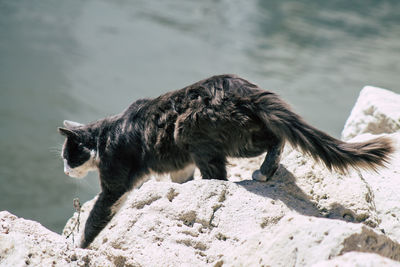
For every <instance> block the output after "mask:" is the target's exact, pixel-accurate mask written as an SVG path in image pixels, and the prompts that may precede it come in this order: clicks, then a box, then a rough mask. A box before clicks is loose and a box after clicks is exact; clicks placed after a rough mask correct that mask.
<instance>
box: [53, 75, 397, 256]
mask: <svg viewBox="0 0 400 267" xmlns="http://www.w3.org/2000/svg"><path fill="white" fill-rule="evenodd" d="M64 125H65V128H59V129H58V130H59V132H60V133H61V134H62V135H64V136H65V137H66V140H65V143H64V146H63V151H62V157H63V159H64V171H65V173H66V174H67V175H69V176H71V177H77V178H81V177H84V176H85V175H86V174H87V172H88V171H91V170H98V171H99V175H100V183H101V193H100V195H99V197H98V199H97V201H96V203H95V205H94V207H93V209H92V211H91V212H90V215H89V217H88V220H87V222H86V226H85V230H84V236H83V239H82V241H81V247H83V248H85V247H87V246H88V245H89V244H90V243H91V242H92V241H93V239H94V238H95V237H96V236H97V234H98V233H99V232H100V231H101V230H102V229H103V228H104V227H105V226H106V224H107V223H108V222H109V221H110V219H111V217H112V216H113V212H114V211H115V205H116V203H119V201H118V200H119V199H120V198H121V197H122V196H123V195H124V194H125V193H126V192H128V191H129V190H130V189H131V188H132V187H133V186H134V185H135V183H136V182H137V181H139V180H140V179H141V177H143V176H145V175H147V174H148V173H150V172H156V173H170V172H175V173H178V174H179V172H181V174H179V175H180V176H182V175H183V176H186V177H183V178H184V179H191V178H192V175H193V167H192V166H194V165H196V166H197V167H198V168H199V170H200V173H201V175H202V178H203V179H220V180H226V179H227V177H226V176H227V174H226V168H225V166H226V158H227V157H254V156H258V155H260V154H262V153H264V152H266V151H268V153H267V155H266V157H265V160H264V162H263V164H262V165H261V167H260V170H256V171H255V172H254V173H253V179H255V180H260V181H266V180H267V179H268V178H270V177H271V176H273V174H274V173H275V171H276V170H277V168H278V164H279V160H280V154H281V151H282V148H283V145H284V143H285V142H286V141H288V142H289V143H291V144H292V145H293V146H295V147H298V148H299V149H301V150H302V151H303V152H304V153H307V154H309V155H311V156H312V157H313V158H314V159H315V160H320V161H322V162H323V163H324V164H325V165H326V166H327V167H328V168H329V169H336V170H339V171H344V172H346V171H347V170H348V168H350V167H353V168H359V167H361V168H369V169H373V170H376V169H377V168H378V167H380V166H384V164H385V163H386V162H387V161H388V160H389V156H390V153H391V152H392V151H393V148H392V144H391V140H390V139H389V138H386V137H379V138H376V139H373V140H369V141H366V142H362V143H345V142H342V141H340V140H337V139H335V138H333V137H331V136H329V135H327V134H325V133H323V132H321V131H319V130H317V129H315V128H314V127H312V126H310V125H309V124H307V123H306V122H305V121H304V120H303V119H302V118H301V117H300V116H299V115H297V114H295V113H294V112H292V111H291V109H290V108H289V107H288V105H287V104H286V103H285V102H284V101H282V100H281V99H280V98H279V97H278V96H277V95H276V94H274V93H273V92H271V91H266V90H263V89H261V88H259V87H258V86H257V85H254V84H252V83H250V82H248V81H246V80H244V79H242V78H240V77H238V76H235V75H220V76H214V77H211V78H208V79H205V80H202V81H199V82H197V83H195V84H193V85H190V86H187V87H185V88H183V89H181V90H177V91H173V92H169V93H166V94H164V95H161V96H159V97H157V98H155V99H142V100H138V101H136V102H134V103H133V104H131V106H130V107H129V108H128V109H126V110H125V111H123V112H122V113H121V114H118V115H115V116H112V117H108V118H105V119H101V120H98V121H96V122H94V123H90V124H87V125H82V124H78V123H73V122H68V121H65V122H64ZM193 164H194V165H193ZM182 170H184V171H182ZM179 175H178V176H179Z"/></svg>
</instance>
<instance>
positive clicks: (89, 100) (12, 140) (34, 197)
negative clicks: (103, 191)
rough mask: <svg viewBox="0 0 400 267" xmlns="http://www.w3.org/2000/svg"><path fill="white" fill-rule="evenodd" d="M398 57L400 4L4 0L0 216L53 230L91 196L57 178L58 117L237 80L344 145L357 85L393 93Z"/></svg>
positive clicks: (90, 182)
mask: <svg viewBox="0 0 400 267" xmlns="http://www.w3.org/2000/svg"><path fill="white" fill-rule="evenodd" d="M399 55H400V2H399V1H397V0H396V1H378V0H376V1H371V0H364V1H328V2H327V1H317V0H305V1H278V0H275V1H262V0H258V1H257V0H248V1H238V0H219V1H217V0H215V1H211V0H206V1H195V0H191V1H188V0H187V1H179V0H173V1H146V0H135V1H128V0H118V1H103V0H96V1H95V0H69V1H52V0H41V1H38V0H0V125H1V126H0V127H1V128H0V184H1V186H0V210H9V211H10V212H13V213H15V214H17V215H19V216H23V217H25V218H30V219H35V220H38V221H40V222H41V223H42V224H44V225H45V226H46V227H49V228H50V229H53V230H55V231H61V229H62V227H63V225H64V224H65V221H66V220H67V218H69V217H70V216H71V214H72V212H73V208H72V199H73V198H74V197H75V196H79V197H80V198H81V200H82V201H85V200H87V199H90V198H92V197H93V196H94V195H95V194H96V193H97V192H98V190H99V186H98V181H97V176H96V175H95V174H92V175H90V177H88V178H86V179H84V180H79V181H77V180H73V179H71V178H68V177H66V176H65V175H64V174H63V172H62V162H61V160H60V159H59V156H58V155H59V149H60V144H61V143H62V141H63V139H62V138H61V137H60V136H59V135H58V134H57V132H56V127H58V126H60V125H61V122H62V120H64V119H70V120H76V121H80V122H89V121H92V120H96V119H98V118H101V117H104V116H106V115H109V114H114V113H118V112H120V111H122V110H123V109H124V108H125V107H127V106H128V105H129V104H130V103H131V102H132V101H133V100H135V99H137V98H140V97H146V96H157V95H159V94H161V93H163V92H166V91H169V90H172V89H178V88H181V87H184V86H186V85H188V84H190V83H192V82H195V81H197V80H200V79H202V78H205V77H208V76H210V75H214V74H221V73H237V74H239V75H241V76H243V77H245V78H247V79H249V80H251V81H253V82H255V83H257V84H259V85H261V86H262V87H264V88H266V89H271V90H274V91H276V92H278V93H279V94H280V95H282V96H283V97H284V98H285V99H286V100H287V101H288V102H289V103H291V104H292V106H293V107H294V109H295V110H296V111H297V112H298V113H300V114H301V115H302V116H303V117H305V118H306V120H307V121H309V122H310V123H311V124H313V125H315V126H317V127H319V128H321V129H322V130H324V131H327V132H328V133H330V134H332V135H334V136H337V137H338V136H339V135H340V132H341V130H342V127H343V125H344V122H345V120H346V118H347V116H348V115H349V112H350V110H351V108H352V105H353V104H354V102H355V100H356V98H357V96H358V93H359V91H360V89H361V88H362V87H363V86H364V85H366V84H371V85H376V86H380V87H384V88H389V89H391V90H393V91H395V92H398V93H400V87H399V82H400V78H399V73H400V61H399V60H400V56H399Z"/></svg>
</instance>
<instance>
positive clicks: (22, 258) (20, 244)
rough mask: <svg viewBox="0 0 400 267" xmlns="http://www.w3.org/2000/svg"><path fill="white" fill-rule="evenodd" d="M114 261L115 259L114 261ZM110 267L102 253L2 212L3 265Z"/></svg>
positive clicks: (0, 241) (0, 253)
mask: <svg viewBox="0 0 400 267" xmlns="http://www.w3.org/2000/svg"><path fill="white" fill-rule="evenodd" d="M111 259H112V258H111ZM85 264H90V265H92V266H110V265H111V264H112V261H110V260H109V259H108V258H106V257H104V256H103V255H101V254H100V253H99V252H96V251H90V250H84V249H78V248H75V247H74V246H73V245H72V244H71V243H70V242H68V241H67V240H66V239H65V237H63V236H60V235H59V234H56V233H54V232H51V231H50V230H48V229H46V228H45V227H43V226H42V225H41V224H39V223H37V222H34V221H30V220H24V219H21V218H17V217H16V216H14V215H12V214H10V213H9V212H7V211H2V212H0V266H4V267H6V266H7V267H9V266H27V265H30V266H85Z"/></svg>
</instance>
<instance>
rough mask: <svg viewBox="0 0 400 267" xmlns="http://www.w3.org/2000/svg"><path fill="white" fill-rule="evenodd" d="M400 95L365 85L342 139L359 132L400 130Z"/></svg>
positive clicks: (374, 132) (391, 131) (375, 132)
mask: <svg viewBox="0 0 400 267" xmlns="http://www.w3.org/2000/svg"><path fill="white" fill-rule="evenodd" d="M399 103H400V95H398V94H396V93H393V92H391V91H389V90H386V89H382V88H377V87H372V86H365V87H364V88H363V89H362V90H361V92H360V96H359V97H358V99H357V102H356V104H355V105H354V107H353V110H352V111H351V114H350V116H349V118H348V119H347V121H346V124H345V126H344V129H343V132H342V139H343V140H345V141H347V140H349V139H351V138H353V137H355V136H357V135H359V134H363V133H371V134H382V133H395V132H397V131H399V130H400V112H399V105H400V104H399Z"/></svg>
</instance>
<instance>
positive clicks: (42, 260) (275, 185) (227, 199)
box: [0, 89, 400, 266]
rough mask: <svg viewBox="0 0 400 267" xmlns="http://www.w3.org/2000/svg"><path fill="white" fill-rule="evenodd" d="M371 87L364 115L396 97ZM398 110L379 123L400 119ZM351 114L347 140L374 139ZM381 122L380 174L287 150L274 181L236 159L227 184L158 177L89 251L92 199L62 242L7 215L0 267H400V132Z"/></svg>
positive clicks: (0, 222)
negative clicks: (390, 146) (384, 143)
mask: <svg viewBox="0 0 400 267" xmlns="http://www.w3.org/2000/svg"><path fill="white" fill-rule="evenodd" d="M364 90H365V89H364ZM368 90H369V93H368V95H369V98H368V101H364V102H363V103H364V104H363V105H364V106H363V107H360V108H359V109H360V110H368V106H365V105H371V106H374V107H376V106H383V105H385V103H386V102H385V101H388V102H390V101H392V99H394V98H393V96H391V95H390V94H392V93H390V94H388V95H390V99H389V100H386V99H381V96H382V95H381V94H380V92H381V91H380V90H382V89H368ZM371 90H376V91H375V92H376V94H379V97H376V96H375V95H374V94H373V93H371ZM362 94H363V93H362ZM396 96H397V95H396ZM361 97H362V96H360V98H361ZM363 97H365V96H363ZM376 101H381V102H383V103H376ZM359 102H360V100H358V101H357V103H358V104H357V105H359ZM399 103H400V102H399ZM399 106H400V105H398V108H397V111H396V112H397V113H395V110H394V109H391V113H390V114H386V113H382V114H385V116H379V118H387V117H390V118H400V108H399ZM355 109H356V108H355ZM353 113H354V110H353V112H352V117H350V118H352V119H351V120H350V118H349V120H348V121H347V124H346V127H349V128H351V129H350V130H349V129H348V128H345V130H344V131H343V132H344V133H345V132H346V131H347V133H346V136H347V137H352V136H356V137H355V138H354V139H352V140H350V141H359V140H363V139H367V138H372V137H374V136H373V135H371V134H363V135H359V134H360V133H364V132H365V130H362V131H360V129H361V128H362V125H364V123H365V121H367V118H363V117H368V116H370V115H368V114H367V115H366V114H364V113H359V114H358V115H357V116H356V115H354V114H353ZM374 114H376V113H374ZM383 121H384V122H382V121H381V120H379V119H376V120H372V119H370V118H369V119H368V125H369V126H368V129H375V128H380V127H383V129H389V130H387V131H388V132H390V133H391V134H390V136H391V137H392V138H393V140H396V143H395V146H396V153H395V154H394V156H393V159H392V162H391V164H390V165H389V166H388V168H387V169H381V170H380V172H379V174H377V173H370V172H366V171H361V172H358V171H352V172H351V173H350V174H348V175H343V174H340V173H335V172H329V171H327V170H326V169H325V168H324V166H322V165H320V164H319V163H316V162H314V161H313V160H312V159H311V158H308V157H305V156H304V155H302V154H301V153H299V152H297V151H296V150H293V149H291V148H290V147H287V148H286V149H285V153H284V156H283V157H282V158H283V160H282V161H281V166H280V168H279V169H278V172H277V173H276V175H275V176H274V177H273V178H272V179H271V180H270V181H268V182H258V181H252V180H251V173H252V171H254V170H255V169H257V168H258V167H259V165H260V164H261V162H262V159H263V158H262V157H258V158H253V159H246V160H243V159H232V160H231V161H230V167H229V170H228V173H229V180H230V181H229V182H225V181H217V180H211V181H210V180H199V179H198V178H199V177H198V176H199V175H198V172H197V173H196V176H197V177H196V179H195V180H194V181H190V182H187V183H184V184H176V183H171V182H166V181H164V182H156V181H154V180H151V181H148V182H146V183H144V184H143V185H142V186H141V187H140V188H138V189H134V190H132V192H131V193H130V194H129V195H128V196H127V198H126V200H125V202H124V203H123V204H122V206H121V208H120V210H119V211H118V212H117V213H116V215H115V216H114V218H113V219H112V220H111V222H110V223H109V224H108V225H107V227H106V228H105V229H104V230H103V231H102V232H101V233H100V234H99V236H98V237H97V238H96V239H95V240H94V242H93V243H92V244H91V245H90V247H89V249H85V250H84V249H79V248H75V246H74V242H75V243H78V240H79V238H80V235H81V232H82V230H83V229H84V223H85V221H86V218H87V216H88V213H89V211H90V209H91V207H92V206H93V203H94V201H95V199H93V200H91V201H88V202H87V203H85V204H84V205H83V207H82V210H81V213H80V217H79V222H80V224H79V227H76V222H77V220H78V213H75V214H74V216H73V217H72V218H71V219H70V220H69V221H68V223H67V225H66V227H65V229H64V233H63V236H60V235H58V234H55V233H52V232H51V231H49V230H47V229H45V228H44V227H43V226H41V225H40V224H39V223H36V222H32V221H27V220H24V219H20V218H17V217H16V216H14V215H11V214H10V213H8V212H0V266H24V265H27V264H31V265H33V266H52V265H54V266H207V265H208V266H397V265H399V266H400V229H399V228H400V222H399V221H400V219H399V218H400V209H399V207H398V206H399V205H398V203H400V194H399V192H400V185H399V183H398V181H397V180H398V179H400V133H393V132H395V131H396V130H395V129H394V128H393V127H392V126H393V124H392V122H391V121H390V120H387V119H384V120H383ZM374 123H375V124H374ZM386 123H389V124H390V125H389V126H388V125H386ZM363 129H364V128H363ZM373 133H375V134H376V133H377V132H373ZM73 229H74V230H73ZM72 230H73V234H72V235H70V236H69V238H66V236H67V235H68V234H70V233H71V231H72Z"/></svg>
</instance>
